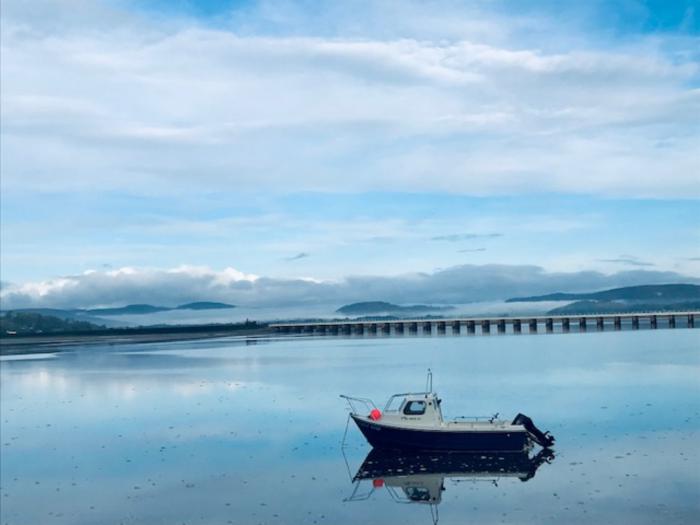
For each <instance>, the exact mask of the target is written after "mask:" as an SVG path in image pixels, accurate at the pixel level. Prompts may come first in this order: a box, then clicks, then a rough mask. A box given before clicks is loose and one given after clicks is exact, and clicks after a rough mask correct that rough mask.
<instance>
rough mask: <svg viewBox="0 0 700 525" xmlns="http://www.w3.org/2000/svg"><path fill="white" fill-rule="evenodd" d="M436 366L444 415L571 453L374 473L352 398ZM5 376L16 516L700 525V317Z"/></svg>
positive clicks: (44, 363) (186, 347)
mask: <svg viewBox="0 0 700 525" xmlns="http://www.w3.org/2000/svg"><path fill="white" fill-rule="evenodd" d="M428 367H431V368H432V369H433V371H434V373H435V389H436V390H437V391H438V392H439V393H440V394H441V396H442V397H443V399H444V402H443V411H444V413H445V416H446V417H448V416H460V415H483V414H487V415H488V414H492V413H494V412H500V413H501V414H502V415H504V416H506V417H512V416H513V415H515V414H516V413H517V412H519V411H521V412H523V413H525V414H528V415H529V416H531V417H532V418H533V419H534V420H535V423H536V424H537V425H538V426H540V427H541V428H544V429H549V430H551V431H552V433H553V434H554V435H555V436H556V438H557V445H556V448H555V457H554V458H553V459H552V458H549V462H547V461H544V460H543V458H540V459H539V460H536V459H532V460H528V458H522V457H520V458H514V459H513V458H508V457H500V458H499V457H483V458H473V457H472V458H466V459H464V458H461V459H460V460H459V461H457V462H456V463H455V464H452V465H447V466H445V467H442V466H441V465H440V464H439V463H436V462H432V460H431V459H430V458H428V459H426V458H422V460H421V461H423V464H422V465H421V464H420V462H418V464H416V462H415V461H413V460H411V458H400V457H399V458H383V461H384V460H385V463H387V464H388V466H386V465H384V464H383V463H382V462H381V461H380V462H376V461H375V462H374V463H369V464H365V465H364V467H363V468H362V469H361V468H360V467H361V465H362V463H363V460H364V459H365V456H366V455H367V454H368V453H369V451H370V449H369V448H368V447H367V446H366V444H365V443H364V442H363V439H362V437H361V435H360V434H359V432H358V431H357V430H356V429H355V428H350V430H349V432H348V437H347V447H346V449H345V454H343V451H342V450H341V447H340V444H341V441H342V439H343V433H344V431H345V423H346V412H345V408H344V405H343V402H342V400H341V399H339V398H338V394H341V393H349V394H354V395H361V396H369V397H372V398H374V399H375V401H378V402H381V403H382V404H383V401H384V400H385V399H386V397H388V395H389V394H392V393H395V392H402V391H407V390H414V389H422V388H423V387H424V384H425V370H426V368H428ZM1 381H2V397H1V403H2V404H1V408H2V411H1V412H2V413H1V417H2V425H1V427H0V429H1V438H2V439H1V444H2V448H1V451H2V462H1V463H0V465H1V467H0V468H1V470H0V473H1V484H2V487H1V489H0V490H1V497H2V499H1V500H0V501H1V503H2V506H1V507H0V508H1V509H2V510H1V511H0V513H1V521H2V523H3V524H5V523H7V524H42V523H56V524H60V523H66V524H83V523H130V524H131V523H139V524H140V523H143V524H145V523H149V524H151V523H163V524H165V523H167V524H171V523H188V524H190V523H192V524H196V523H204V524H215V523H216V524H218V523H221V524H226V523H242V524H249V523H250V524H256V523H269V524H281V523H289V524H292V523H294V524H296V523H328V524H345V523H347V524H350V523H353V524H355V523H404V524H411V523H421V524H422V523H428V524H429V523H432V522H433V519H434V518H435V512H436V511H439V520H440V521H439V523H443V524H447V523H468V522H469V523H470V522H475V523H476V522H478V523H562V522H567V523H601V522H609V523H635V524H639V523H698V521H700V441H699V440H698V430H699V429H700V331H697V330H687V329H683V330H681V329H678V330H657V331H645V330H642V331H639V332H617V333H614V332H611V333H588V334H570V335H549V336H547V335H536V336H490V337H467V336H461V337H449V336H448V337H438V336H433V337H413V338H410V337H395V338H370V337H366V338H348V339H343V338H322V337H315V338H297V339H280V340H266V341H259V342H258V343H257V344H249V343H248V344H246V342H245V341H240V340H236V339H226V340H216V341H200V342H187V343H168V344H148V345H128V346H110V347H101V348H98V347H84V348H75V349H73V350H72V351H69V352H64V353H61V354H56V355H38V356H36V355H35V356H31V357H27V358H12V359H9V358H5V359H4V360H3V361H2V369H1ZM534 452H536V450H535V451H534ZM370 459H372V458H370ZM346 460H347V464H346ZM397 461H398V467H397V466H396V465H397ZM538 462H541V464H540V465H539V466H538V464H537V463H538ZM453 463H454V462H453ZM426 464H428V467H426ZM402 465H403V466H402ZM373 469H374V471H373ZM528 469H530V471H529V473H528ZM358 470H360V471H361V474H362V477H365V478H366V479H364V481H358V482H357V483H356V484H353V482H352V480H351V476H354V475H355V474H356V473H357V471H358ZM441 472H443V473H445V472H446V473H447V474H440V473H441ZM406 474H414V475H413V476H407V475H406ZM532 474H534V476H532ZM443 478H444V479H443ZM528 478H529V479H528ZM521 479H523V480H525V481H523V480H521ZM442 486H444V490H440V488H441V487H442ZM436 487H437V488H436ZM356 489H357V490H356ZM436 490H437V495H438V498H439V505H437V506H431V505H429V504H426V503H420V502H416V503H409V504H402V503H400V502H397V501H395V499H396V500H402V499H403V500H406V499H407V496H412V497H413V498H414V499H416V500H420V499H421V497H423V496H425V497H433V496H434V495H435V494H436V492H435V491H436ZM348 500H349V501H348ZM409 501H410V499H409ZM431 511H432V515H431Z"/></svg>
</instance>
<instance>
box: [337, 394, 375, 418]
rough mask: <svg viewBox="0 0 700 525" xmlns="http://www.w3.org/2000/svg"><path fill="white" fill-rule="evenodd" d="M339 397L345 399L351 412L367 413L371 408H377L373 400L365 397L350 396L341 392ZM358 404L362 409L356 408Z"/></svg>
mask: <svg viewBox="0 0 700 525" xmlns="http://www.w3.org/2000/svg"><path fill="white" fill-rule="evenodd" d="M340 397H342V398H343V399H345V401H346V402H347V404H348V407H349V408H350V412H352V413H353V414H369V413H370V412H371V411H372V410H373V409H376V410H378V409H377V405H375V404H374V401H372V400H371V399H368V398H366V397H352V396H346V395H343V394H341V395H340ZM358 406H361V407H363V408H364V410H358Z"/></svg>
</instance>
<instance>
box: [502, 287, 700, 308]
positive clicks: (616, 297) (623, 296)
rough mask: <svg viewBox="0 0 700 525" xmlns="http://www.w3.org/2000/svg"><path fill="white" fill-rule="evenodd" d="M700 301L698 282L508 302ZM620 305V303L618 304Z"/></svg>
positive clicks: (547, 296)
mask: <svg viewBox="0 0 700 525" xmlns="http://www.w3.org/2000/svg"><path fill="white" fill-rule="evenodd" d="M694 300H699V301H700V286H698V285H696V284H648V285H641V286H626V287H624V288H614V289H612V290H604V291H602V292H592V293H562V292H559V293H552V294H547V295H535V296H531V297H513V298H511V299H508V300H506V302H507V303H515V302H541V301H624V302H642V301H643V302H647V303H650V304H656V305H658V304H669V303H677V302H682V301H694ZM618 306H619V305H618Z"/></svg>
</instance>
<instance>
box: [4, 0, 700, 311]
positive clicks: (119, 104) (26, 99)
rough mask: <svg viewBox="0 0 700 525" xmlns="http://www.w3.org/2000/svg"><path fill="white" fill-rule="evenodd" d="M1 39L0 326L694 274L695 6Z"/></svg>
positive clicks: (524, 8) (334, 14)
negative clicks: (141, 306) (61, 311)
mask: <svg viewBox="0 0 700 525" xmlns="http://www.w3.org/2000/svg"><path fill="white" fill-rule="evenodd" d="M1 24H2V27H1V29H2V34H1V44H2V48H1V58H2V60H1V61H0V68H1V70H0V73H1V79H0V82H1V85H0V87H1V90H0V109H1V112H2V119H1V121H0V187H1V190H2V193H1V197H0V198H1V202H0V204H1V207H0V219H1V225H0V228H1V231H0V233H1V238H0V240H1V244H2V246H1V248H2V249H1V253H0V269H1V273H2V275H1V276H0V280H1V281H2V289H1V290H0V297H1V298H2V307H3V308H15V307H25V306H56V307H91V306H113V305H120V304H127V303H133V302H149V303H157V304H166V305H172V304H175V303H177V302H189V301H191V300H222V301H225V302H231V303H234V304H253V305H254V304H310V303H317V302H329V303H333V304H337V303H341V304H342V303H343V302H346V301H349V300H351V299H352V300H386V299H392V300H396V301H403V302H436V303H449V302H471V301H479V300H492V299H497V298H505V297H507V296H510V295H519V294H521V293H523V292H525V293H548V292H554V291H579V290H587V289H592V288H593V289H600V288H603V287H607V286H616V285H623V284H645V283H659V282H698V280H699V279H700V3H698V2H697V1H691V0H676V1H660V0H654V1H643V0H620V1H609V0H607V1H604V0H591V1H589V2H557V1H554V0H540V1H531V2H520V1H515V0H512V1H505V0H476V1H429V0H425V1H410V0H402V1H391V0H387V1H382V2H380V1H376V2H373V1H359V0H358V1H352V0H351V1H347V2H330V1H329V2H323V1H319V2H307V1H296V2H292V1H277V2H267V1H260V2H258V1H222V2H213V1H200V2H195V1H185V0H181V1H166V0H151V1H146V0H143V1H138V0H112V1H109V0H89V1H88V0H85V1H79V0H72V1H68V0H38V1H34V2H23V1H17V0H7V1H5V2H3V6H2V18H1ZM511 291H512V292H513V293H510V292H511ZM516 292H517V293H516Z"/></svg>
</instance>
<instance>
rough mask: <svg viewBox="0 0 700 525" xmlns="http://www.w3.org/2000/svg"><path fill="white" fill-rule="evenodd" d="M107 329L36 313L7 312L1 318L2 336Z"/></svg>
mask: <svg viewBox="0 0 700 525" xmlns="http://www.w3.org/2000/svg"><path fill="white" fill-rule="evenodd" d="M104 328H105V327H104V326H100V325H97V324H94V323H88V322H87V321H77V320H74V319H61V318H60V317H55V316H53V315H44V314H39V313H36V312H7V313H6V314H4V315H2V316H0V334H2V335H9V334H28V333H29V334H48V333H60V332H66V331H75V330H82V331H86V330H103V329H104Z"/></svg>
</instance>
